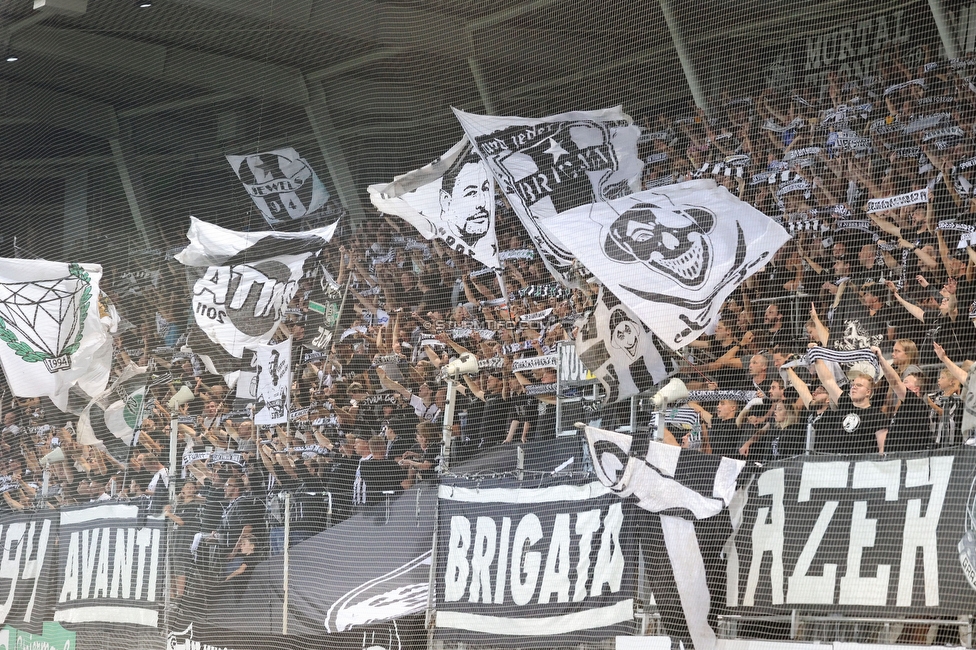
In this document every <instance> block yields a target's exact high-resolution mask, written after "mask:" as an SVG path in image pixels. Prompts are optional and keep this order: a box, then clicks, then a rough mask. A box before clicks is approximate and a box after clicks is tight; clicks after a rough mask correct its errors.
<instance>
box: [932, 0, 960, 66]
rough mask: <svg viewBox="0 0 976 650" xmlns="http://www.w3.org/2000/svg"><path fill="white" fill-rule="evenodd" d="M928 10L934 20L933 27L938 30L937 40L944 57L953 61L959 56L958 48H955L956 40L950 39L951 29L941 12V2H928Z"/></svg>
mask: <svg viewBox="0 0 976 650" xmlns="http://www.w3.org/2000/svg"><path fill="white" fill-rule="evenodd" d="M929 10H930V11H931V12H932V18H934V19H935V26H936V27H937V28H938V30H939V38H940V39H941V40H942V47H943V49H944V50H945V53H946V56H947V57H948V58H950V59H955V58H957V57H958V56H959V48H958V47H956V39H954V38H953V37H952V28H951V27H950V26H949V22H948V21H947V20H946V16H945V12H944V11H943V10H942V2H941V0H929Z"/></svg>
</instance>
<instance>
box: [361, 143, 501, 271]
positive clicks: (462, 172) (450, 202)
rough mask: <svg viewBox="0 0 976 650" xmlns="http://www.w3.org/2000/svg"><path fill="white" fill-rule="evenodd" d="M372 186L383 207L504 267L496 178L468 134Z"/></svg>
mask: <svg viewBox="0 0 976 650" xmlns="http://www.w3.org/2000/svg"><path fill="white" fill-rule="evenodd" d="M368 189H369V198H370V200H371V201H372V202H373V205H374V206H376V209H378V210H379V211H380V212H382V213H384V214H391V215H394V216H397V217H401V218H403V219H404V220H406V221H407V222H408V223H409V224H410V225H412V226H413V227H414V228H416V229H417V231H418V232H419V233H420V234H421V235H423V236H424V237H425V238H426V239H439V240H441V241H443V242H444V243H446V244H447V245H448V246H450V247H451V248H452V249H454V250H456V251H457V252H459V253H462V254H464V255H469V256H471V257H473V258H474V259H476V260H478V261H479V262H481V263H482V264H484V265H485V266H488V267H491V268H499V263H498V242H497V241H496V239H495V181H494V179H493V178H492V175H491V172H490V171H489V169H488V167H487V165H486V164H485V163H484V162H483V161H482V160H481V158H479V156H478V154H477V153H476V152H475V151H473V150H472V148H471V144H470V143H469V142H468V139H467V138H466V137H465V138H463V139H462V140H461V141H460V142H458V143H457V144H456V145H454V146H453V147H451V149H450V150H449V151H448V152H447V153H445V154H444V155H443V156H441V157H440V158H438V159H437V160H435V161H434V162H432V163H430V164H429V165H425V166H423V167H421V168H420V169H415V170H413V171H411V172H407V173H406V174H403V175H402V176H397V177H396V178H395V179H394V181H393V182H392V183H390V184H385V183H381V184H378V185H370V186H369V188H368Z"/></svg>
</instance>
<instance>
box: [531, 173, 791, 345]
mask: <svg viewBox="0 0 976 650" xmlns="http://www.w3.org/2000/svg"><path fill="white" fill-rule="evenodd" d="M546 228H547V229H549V230H550V231H551V232H552V233H553V234H554V235H555V236H556V237H557V238H559V240H560V241H561V242H563V243H564V244H565V245H566V247H567V248H569V250H570V251H572V252H573V254H574V256H575V257H576V258H577V259H578V260H579V261H580V263H582V264H583V265H585V266H586V267H587V268H588V269H589V270H590V271H591V272H592V273H593V274H594V275H595V276H596V277H597V278H599V279H600V281H601V282H603V284H604V285H605V286H606V287H607V288H609V289H610V290H611V291H612V292H613V293H614V294H615V295H616V296H618V297H619V298H620V300H621V301H622V302H623V303H624V304H626V305H627V306H628V307H630V308H631V309H632V310H633V312H634V314H636V315H637V316H638V318H640V320H641V321H642V322H643V323H644V324H645V325H647V326H648V327H649V328H650V329H651V331H652V332H654V333H655V334H656V335H658V336H659V337H660V338H661V340H663V341H664V342H665V343H666V344H667V345H668V346H669V347H670V348H672V349H678V348H681V347H682V346H684V345H687V344H688V343H690V342H691V341H694V340H695V339H697V338H698V337H699V336H701V335H702V334H703V333H704V332H705V330H706V329H707V328H708V327H709V326H710V325H712V323H713V322H714V321H715V320H716V319H717V318H718V312H719V310H720V309H721V307H722V302H723V301H724V300H725V298H726V297H727V296H728V295H729V294H730V293H732V291H734V290H735V288H736V287H737V286H738V285H739V284H740V283H741V282H742V281H743V280H745V279H746V278H748V277H749V276H750V275H752V274H753V273H755V272H756V271H758V270H759V269H760V268H761V267H762V266H763V265H764V264H765V263H767V262H768V261H769V260H770V259H772V256H773V254H774V253H775V252H776V251H777V250H779V248H780V247H781V246H782V245H783V244H784V243H786V241H787V240H789V238H790V236H789V234H788V233H787V232H786V231H785V230H784V229H783V227H782V226H780V225H779V224H777V223H776V222H775V221H773V220H772V219H770V218H769V217H767V216H766V215H764V214H763V213H762V212H760V211H759V210H756V209H755V208H753V207H752V206H750V205H749V204H748V203H745V202H743V201H740V200H739V199H737V198H736V197H735V196H733V195H732V194H731V193H729V192H728V190H726V189H725V188H724V187H719V186H718V185H716V184H715V182H714V181H712V180H710V179H703V180H693V181H687V182H685V183H679V184H677V185H669V186H667V187H661V188H657V189H654V190H648V191H644V192H640V193H639V194H632V195H630V196H627V197H624V198H621V199H616V200H614V201H609V202H606V203H595V204H591V205H587V206H582V207H580V208H576V209H574V210H570V211H568V212H565V213H562V214H559V215H557V216H554V217H550V218H549V219H547V220H546Z"/></svg>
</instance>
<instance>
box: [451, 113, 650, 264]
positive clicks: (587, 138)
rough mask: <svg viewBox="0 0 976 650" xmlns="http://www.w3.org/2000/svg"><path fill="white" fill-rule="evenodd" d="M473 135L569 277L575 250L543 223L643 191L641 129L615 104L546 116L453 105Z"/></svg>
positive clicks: (532, 230)
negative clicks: (468, 109)
mask: <svg viewBox="0 0 976 650" xmlns="http://www.w3.org/2000/svg"><path fill="white" fill-rule="evenodd" d="M454 114H455V115H456V116H457V118H458V121H459V122H460V123H461V126H462V128H463V129H464V132H465V133H466V134H467V136H468V139H469V140H470V141H471V142H472V144H473V145H474V148H475V149H476V150H477V152H478V153H479V154H480V155H481V157H482V159H483V160H484V161H485V162H486V163H487V164H488V167H489V168H490V169H491V171H492V173H493V174H494V176H495V180H497V181H498V183H499V185H500V186H501V189H502V192H504V194H505V196H506V197H507V198H508V201H509V203H510V204H511V206H512V209H513V210H515V214H517V215H518V217H519V220H520V221H521V222H522V225H523V226H524V227H525V229H526V230H527V231H528V232H529V235H530V236H531V237H532V241H533V243H534V244H535V247H536V248H537V249H538V251H539V254H540V255H541V256H542V259H543V261H544V262H545V264H546V267H547V268H548V269H549V271H550V272H551V273H552V274H553V275H554V276H555V277H556V278H558V279H560V280H565V279H566V273H567V271H568V269H569V267H570V266H571V264H572V262H573V254H572V253H571V252H570V251H569V250H567V249H566V247H565V246H563V245H562V244H561V243H560V242H559V239H558V237H555V236H553V233H551V232H550V231H549V230H548V228H547V227H546V224H545V221H546V219H548V218H549V217H551V216H553V215H555V214H557V213H560V212H564V211H566V210H570V209H572V208H575V207H577V206H580V205H586V204H589V203H594V202H599V201H608V200H610V199H615V198H618V197H621V196H626V195H627V194H630V193H631V192H634V191H636V190H637V189H639V186H640V177H641V170H642V169H643V167H644V163H643V161H642V160H641V159H640V157H639V156H638V155H637V140H638V138H639V137H640V128H639V127H637V126H635V125H634V124H633V122H632V120H631V118H630V116H629V115H627V114H626V113H624V112H623V110H622V109H621V108H620V107H619V106H617V107H614V108H607V109H603V110H599V111H578V112H572V113H562V114H560V115H552V116H549V117H544V118H541V119H532V118H522V117H491V116H486V115H473V114H471V113H465V112H463V111H459V110H458V109H454Z"/></svg>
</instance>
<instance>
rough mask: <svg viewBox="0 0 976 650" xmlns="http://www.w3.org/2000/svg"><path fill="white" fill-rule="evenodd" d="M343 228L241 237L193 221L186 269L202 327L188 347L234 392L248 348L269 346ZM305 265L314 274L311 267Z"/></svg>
mask: <svg viewBox="0 0 976 650" xmlns="http://www.w3.org/2000/svg"><path fill="white" fill-rule="evenodd" d="M335 226H336V224H331V225H329V226H327V227H324V228H318V229H314V230H305V231H301V232H287V233H286V232H282V233H279V232H257V233H241V232H234V231H231V230H225V229H224V228H220V227H219V226H215V225H213V224H209V223H206V222H203V221H200V220H199V219H192V221H191V224H190V231H189V232H188V233H187V238H188V239H189V240H190V244H189V245H188V246H187V247H186V248H185V249H184V250H183V251H182V252H180V253H179V254H178V255H177V256H176V259H177V260H178V261H179V262H181V263H183V264H184V265H185V266H186V268H187V279H188V282H189V285H190V290H191V300H192V302H191V308H192V310H193V319H194V324H195V326H196V327H195V328H192V329H191V331H190V333H189V337H188V344H189V346H190V348H191V349H192V350H193V352H194V353H195V354H197V355H199V356H200V357H201V359H202V360H203V362H204V363H205V364H206V365H207V370H208V371H210V372H212V373H214V374H220V375H223V376H224V379H225V381H227V382H228V385H229V386H231V387H233V385H234V383H236V381H237V374H238V373H239V372H240V359H241V358H243V356H244V350H245V348H256V347H258V346H261V345H264V344H266V343H268V342H269V341H270V340H271V338H272V336H274V334H275V332H276V331H277V330H278V325H280V324H281V321H282V318H283V316H284V311H285V308H286V307H287V306H288V303H289V302H291V300H292V298H293V297H294V296H295V292H296V291H297V289H298V281H299V280H300V279H301V278H302V276H303V275H305V274H306V271H311V270H312V264H313V263H314V255H315V253H316V251H317V250H319V249H321V247H322V246H323V245H324V244H325V242H327V241H328V240H329V239H330V238H331V237H332V234H333V232H334V231H335ZM306 266H307V267H308V269H306Z"/></svg>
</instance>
